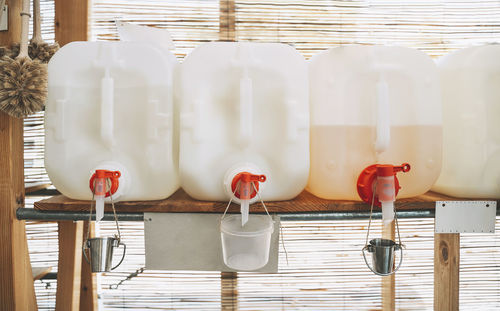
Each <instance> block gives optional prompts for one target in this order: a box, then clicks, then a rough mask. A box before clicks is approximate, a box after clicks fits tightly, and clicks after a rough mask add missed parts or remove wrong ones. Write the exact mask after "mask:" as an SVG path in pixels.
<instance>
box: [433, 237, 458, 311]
mask: <svg viewBox="0 0 500 311" xmlns="http://www.w3.org/2000/svg"><path fill="white" fill-rule="evenodd" d="M459 269H460V234H459V233H435V234H434V310H438V311H455V310H458V305H459V273H460V270H459Z"/></svg>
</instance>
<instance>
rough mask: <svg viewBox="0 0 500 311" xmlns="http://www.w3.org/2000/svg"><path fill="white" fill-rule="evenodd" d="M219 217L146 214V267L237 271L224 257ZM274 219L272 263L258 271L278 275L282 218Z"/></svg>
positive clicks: (271, 250)
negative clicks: (225, 261) (230, 266)
mask: <svg viewBox="0 0 500 311" xmlns="http://www.w3.org/2000/svg"><path fill="white" fill-rule="evenodd" d="M220 218H221V214H205V213H144V240H145V244H146V247H145V248H146V268H147V269H152V270H196V271H235V270H232V269H230V268H228V267H227V266H226V265H225V264H224V260H223V258H222V245H221V235H220V229H219V225H220ZM273 220H274V232H273V234H272V236H271V249H270V252H269V261H268V263H267V265H265V266H264V267H263V268H261V269H259V270H256V272H265V273H276V272H278V250H279V232H280V230H279V228H280V219H279V217H278V216H273Z"/></svg>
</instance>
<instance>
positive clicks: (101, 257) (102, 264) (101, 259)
mask: <svg viewBox="0 0 500 311" xmlns="http://www.w3.org/2000/svg"><path fill="white" fill-rule="evenodd" d="M120 245H121V246H123V255H122V259H121V260H120V262H119V263H118V264H117V265H116V266H114V267H113V266H112V260H113V250H114V248H115V247H120ZM82 249H83V255H84V257H85V260H87V262H88V263H89V264H90V267H91V270H92V272H109V271H111V270H114V269H116V268H117V267H118V266H119V265H120V264H121V263H122V262H123V259H124V258H125V251H126V249H127V246H126V245H125V244H124V243H122V242H119V240H118V239H117V238H114V237H109V238H91V239H87V240H86V241H85V243H83V248H82ZM87 249H88V250H89V253H90V256H87V251H86V250H87ZM89 257H90V259H89Z"/></svg>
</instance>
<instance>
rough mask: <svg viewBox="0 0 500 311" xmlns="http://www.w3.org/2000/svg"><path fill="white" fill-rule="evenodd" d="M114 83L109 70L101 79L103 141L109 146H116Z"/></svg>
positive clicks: (106, 70)
mask: <svg viewBox="0 0 500 311" xmlns="http://www.w3.org/2000/svg"><path fill="white" fill-rule="evenodd" d="M113 104H114V81H113V78H111V77H110V76H109V69H108V68H106V69H105V75H104V77H103V78H102V79H101V139H102V141H103V142H104V143H105V144H107V145H108V146H113V145H114V144H115V138H114V135H113V127H114V119H113V110H114V107H113Z"/></svg>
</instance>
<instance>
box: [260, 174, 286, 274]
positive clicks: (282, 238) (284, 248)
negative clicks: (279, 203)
mask: <svg viewBox="0 0 500 311" xmlns="http://www.w3.org/2000/svg"><path fill="white" fill-rule="evenodd" d="M252 186H253V189H254V190H255V192H256V193H257V196H258V197H259V200H260V203H261V204H262V206H263V207H264V210H265V211H266V214H267V216H269V218H270V219H271V222H272V223H274V220H273V218H272V217H271V215H269V211H268V210H267V207H266V204H264V200H262V197H261V196H260V192H259V191H258V190H257V187H255V184H254V183H253V182H252ZM279 235H280V237H281V239H280V240H281V246H283V250H284V251H285V259H286V265H287V266H288V252H287V250H286V247H285V239H284V237H283V227H282V226H281V222H280V232H279Z"/></svg>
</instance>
